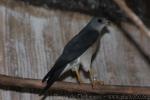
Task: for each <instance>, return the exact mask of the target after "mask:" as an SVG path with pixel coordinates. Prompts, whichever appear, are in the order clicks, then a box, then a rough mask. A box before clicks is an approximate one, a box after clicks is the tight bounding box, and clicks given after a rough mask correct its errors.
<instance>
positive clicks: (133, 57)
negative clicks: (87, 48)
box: [0, 3, 150, 100]
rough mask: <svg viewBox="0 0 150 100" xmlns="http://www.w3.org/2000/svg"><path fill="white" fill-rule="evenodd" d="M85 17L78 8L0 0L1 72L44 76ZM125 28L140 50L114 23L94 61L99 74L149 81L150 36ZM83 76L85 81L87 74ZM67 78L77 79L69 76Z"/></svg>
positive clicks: (23, 97)
mask: <svg viewBox="0 0 150 100" xmlns="http://www.w3.org/2000/svg"><path fill="white" fill-rule="evenodd" d="M89 19H90V17H89V16H85V15H81V14H77V13H68V12H61V11H57V10H46V9H43V8H36V7H32V6H28V5H24V4H14V3H8V4H4V3H0V22H1V24H0V73H1V74H6V75H12V76H19V77H25V78H35V79H42V78H43V76H44V75H45V74H46V73H47V71H48V70H49V69H50V68H51V67H52V65H53V64H54V62H55V60H56V59H57V57H58V56H59V55H60V54H61V52H62V50H63V47H64V45H65V44H66V43H67V42H68V41H69V40H70V39H71V38H72V37H73V36H74V35H75V34H77V33H78V32H79V31H80V30H81V29H82V28H83V27H84V26H85V25H86V23H87V22H88V20H89ZM126 27H127V29H128V30H129V31H131V36H134V38H133V39H135V41H136V43H137V44H139V46H140V47H141V49H139V48H138V49H137V47H136V46H135V44H134V43H132V41H131V40H130V39H128V38H127V37H126V35H124V34H122V33H121V32H120V31H119V30H117V28H116V27H114V26H112V27H110V30H111V33H110V34H107V35H105V36H104V38H103V39H102V41H101V48H100V50H99V53H98V55H97V57H96V59H95V60H94V62H93V65H92V66H93V67H94V68H95V70H96V73H97V76H98V79H99V80H103V81H104V82H105V83H106V84H112V85H132V86H135V85H136V86H150V77H149V76H150V60H149V57H150V51H149V50H150V45H149V43H150V40H148V38H146V37H145V36H141V35H140V33H139V32H138V31H136V30H137V29H136V28H133V27H129V25H127V26H126ZM129 40H130V41H129ZM143 52H144V53H143ZM143 54H147V55H148V57H146V56H143ZM81 73H82V72H81ZM83 78H84V80H85V81H86V82H89V80H88V78H85V77H84V76H83ZM65 80H66V81H73V82H75V81H76V80H75V79H74V77H73V76H69V77H66V78H65ZM38 99H39V96H38V95H36V94H32V93H18V92H14V91H9V90H8V91H7V90H0V100H38ZM48 99H50V100H53V99H56V100H57V99H58V100H64V99H65V100H67V99H71V100H74V99H75V98H69V97H63V98H62V96H57V95H55V94H54V96H52V97H49V98H47V99H46V100H48Z"/></svg>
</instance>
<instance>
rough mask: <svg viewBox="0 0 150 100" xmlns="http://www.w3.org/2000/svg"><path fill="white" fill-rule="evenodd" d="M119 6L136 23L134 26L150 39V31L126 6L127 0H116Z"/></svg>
mask: <svg viewBox="0 0 150 100" xmlns="http://www.w3.org/2000/svg"><path fill="white" fill-rule="evenodd" d="M114 1H115V2H116V3H117V4H118V6H119V7H120V8H121V9H122V10H123V11H124V12H125V13H126V15H127V16H128V17H129V18H130V19H131V20H132V21H133V22H134V24H135V25H136V26H137V27H138V28H139V29H140V30H141V32H142V33H144V34H146V35H147V36H148V37H149V38H150V31H149V29H148V28H147V27H146V26H145V25H144V24H143V22H142V21H141V20H140V18H139V17H138V16H137V15H136V14H135V13H133V11H132V10H131V9H130V8H129V7H128V6H127V5H126V3H125V0H114Z"/></svg>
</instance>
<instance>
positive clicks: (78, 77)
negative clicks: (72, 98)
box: [75, 68, 82, 84]
mask: <svg viewBox="0 0 150 100" xmlns="http://www.w3.org/2000/svg"><path fill="white" fill-rule="evenodd" d="M75 73H76V75H77V80H78V82H79V84H80V83H82V80H81V77H80V73H79V70H78V69H77V68H76V69H75Z"/></svg>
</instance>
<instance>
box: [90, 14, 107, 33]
mask: <svg viewBox="0 0 150 100" xmlns="http://www.w3.org/2000/svg"><path fill="white" fill-rule="evenodd" d="M108 24H109V21H108V20H107V19H105V18H98V17H94V18H92V19H91V21H90V22H89V27H91V28H92V29H94V30H96V31H98V32H100V33H101V31H102V30H103V29H104V28H105V27H106V26H107V25H108Z"/></svg>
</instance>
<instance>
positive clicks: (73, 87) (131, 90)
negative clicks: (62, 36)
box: [0, 75, 150, 95]
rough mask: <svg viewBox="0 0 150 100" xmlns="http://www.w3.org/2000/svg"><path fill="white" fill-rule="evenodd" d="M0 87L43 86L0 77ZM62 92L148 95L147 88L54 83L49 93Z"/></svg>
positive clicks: (3, 76)
mask: <svg viewBox="0 0 150 100" xmlns="http://www.w3.org/2000/svg"><path fill="white" fill-rule="evenodd" d="M0 85H1V86H5V87H17V88H25V89H42V88H43V87H44V84H42V83H41V80H36V79H27V78H18V77H11V76H6V75H0ZM54 90H55V91H56V90H59V91H64V92H70V93H92V94H110V93H111V94H131V95H134V94H136V95H137V94H142V95H150V88H148V87H130V86H111V85H103V86H101V85H99V84H97V85H96V86H95V88H94V89H93V88H92V86H91V85H90V84H80V85H79V84H77V83H69V82H56V83H55V84H54V85H53V86H52V87H51V88H50V91H54Z"/></svg>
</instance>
